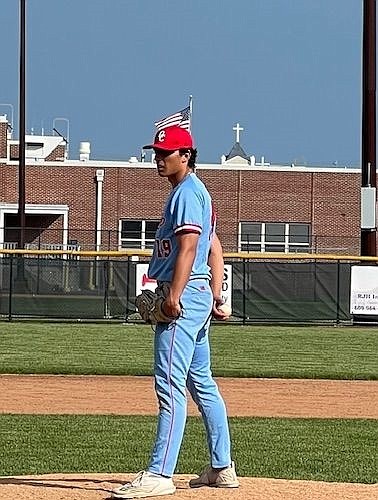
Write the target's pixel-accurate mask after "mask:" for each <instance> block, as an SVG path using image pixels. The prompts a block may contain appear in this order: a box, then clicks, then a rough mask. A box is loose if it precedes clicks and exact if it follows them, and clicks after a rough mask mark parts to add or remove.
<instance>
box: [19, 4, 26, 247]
mask: <svg viewBox="0 0 378 500" xmlns="http://www.w3.org/2000/svg"><path fill="white" fill-rule="evenodd" d="M25 28H26V0H20V96H19V106H20V108H19V136H20V145H19V153H18V157H19V168H18V225H19V228H20V232H19V240H18V245H19V248H24V246H25V74H26V68H25V60H26V57H25V56H26V33H25V32H26V29H25Z"/></svg>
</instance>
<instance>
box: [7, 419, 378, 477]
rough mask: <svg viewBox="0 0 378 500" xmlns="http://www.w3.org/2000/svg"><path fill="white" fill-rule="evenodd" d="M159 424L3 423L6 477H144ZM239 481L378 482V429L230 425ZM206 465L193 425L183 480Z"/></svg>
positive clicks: (315, 422)
mask: <svg viewBox="0 0 378 500" xmlns="http://www.w3.org/2000/svg"><path fill="white" fill-rule="evenodd" d="M155 427H156V419H155V418H154V417H131V416H77V415H76V416H46V415H44V416H40V415H32V416H29V415H1V416H0V449H1V450H2V451H1V455H0V457H1V458H0V475H21V474H44V473H53V472H54V473H59V472H122V471H123V472H124V471H129V472H133V471H135V472H136V471H138V470H140V469H141V468H144V467H145V466H146V465H147V461H148V457H149V453H150V448H151V446H152V443H153V439H154V434H155ZM230 427H231V432H232V437H233V446H234V451H233V456H234V459H235V461H236V463H237V469H238V474H239V475H240V476H253V477H275V478H288V479H304V480H322V481H337V482H359V483H376V482H378V467H377V465H378V452H377V447H376V443H377V440H378V422H377V421H374V420H320V419H267V418H231V419H230ZM207 461H208V454H207V450H206V447H205V435H204V431H203V425H202V422H201V420H200V419H199V418H198V417H190V418H189V419H188V424H187V428H186V433H185V437H184V442H183V447H182V450H181V454H180V458H179V463H178V467H177V472H178V473H196V472H198V471H199V470H201V469H202V467H203V466H204V465H205V464H206V463H207Z"/></svg>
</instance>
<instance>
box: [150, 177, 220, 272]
mask: <svg viewBox="0 0 378 500" xmlns="http://www.w3.org/2000/svg"><path fill="white" fill-rule="evenodd" d="M214 225H215V217H214V215H213V210H212V203H211V198H210V195H209V192H208V191H207V189H206V187H205V185H204V184H203V182H202V181H201V180H200V179H199V178H198V177H197V176H196V174H195V173H190V174H189V175H187V176H186V177H185V178H184V179H183V180H182V181H181V182H180V183H179V184H178V185H177V186H175V188H174V189H173V190H172V192H171V194H170V195H169V197H168V199H167V202H166V204H165V207H164V212H163V216H162V219H161V221H160V224H159V227H158V230H157V232H156V236H155V246H154V251H153V255H152V258H151V261H150V265H149V269H148V276H149V277H150V278H154V279H156V280H158V281H171V280H172V275H173V269H174V266H175V262H176V258H177V254H178V245H177V240H176V235H178V234H180V233H181V232H195V233H198V234H199V235H200V236H199V241H198V246H197V251H196V256H195V259H194V263H193V267H192V271H191V274H190V278H189V279H193V278H210V268H209V266H208V263H207V261H208V256H209V251H210V245H211V239H212V236H213V233H214V229H215V228H214Z"/></svg>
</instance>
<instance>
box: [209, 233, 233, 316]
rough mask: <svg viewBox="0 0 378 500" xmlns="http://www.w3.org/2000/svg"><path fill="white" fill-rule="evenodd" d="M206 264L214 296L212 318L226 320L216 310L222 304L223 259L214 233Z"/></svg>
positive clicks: (219, 243) (223, 314) (219, 244)
mask: <svg viewBox="0 0 378 500" xmlns="http://www.w3.org/2000/svg"><path fill="white" fill-rule="evenodd" d="M208 263H209V266H210V270H211V281H210V286H211V290H212V292H213V296H214V305H213V316H214V317H215V318H216V319H227V318H228V316H227V314H225V313H224V312H223V311H221V310H220V309H218V306H220V305H221V304H223V302H224V301H223V299H222V283H223V276H224V259H223V248H222V244H221V242H220V240H219V238H218V236H217V234H216V233H214V236H213V239H212V242H211V248H210V254H209V259H208Z"/></svg>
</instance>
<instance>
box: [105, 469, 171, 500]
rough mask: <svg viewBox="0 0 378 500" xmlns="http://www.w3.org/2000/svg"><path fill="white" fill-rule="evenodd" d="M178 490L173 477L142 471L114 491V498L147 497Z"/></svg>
mask: <svg viewBox="0 0 378 500" xmlns="http://www.w3.org/2000/svg"><path fill="white" fill-rule="evenodd" d="M175 491H176V486H175V485H174V484H173V481H172V478H171V477H163V476H158V475H157V474H153V473H152V472H147V471H144V470H143V471H141V472H139V473H138V474H137V476H136V478H135V479H133V480H132V481H131V482H130V483H126V484H124V485H123V486H120V487H119V488H116V489H115V490H113V491H112V498H146V497H155V496H159V495H171V494H172V493H174V492H175Z"/></svg>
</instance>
